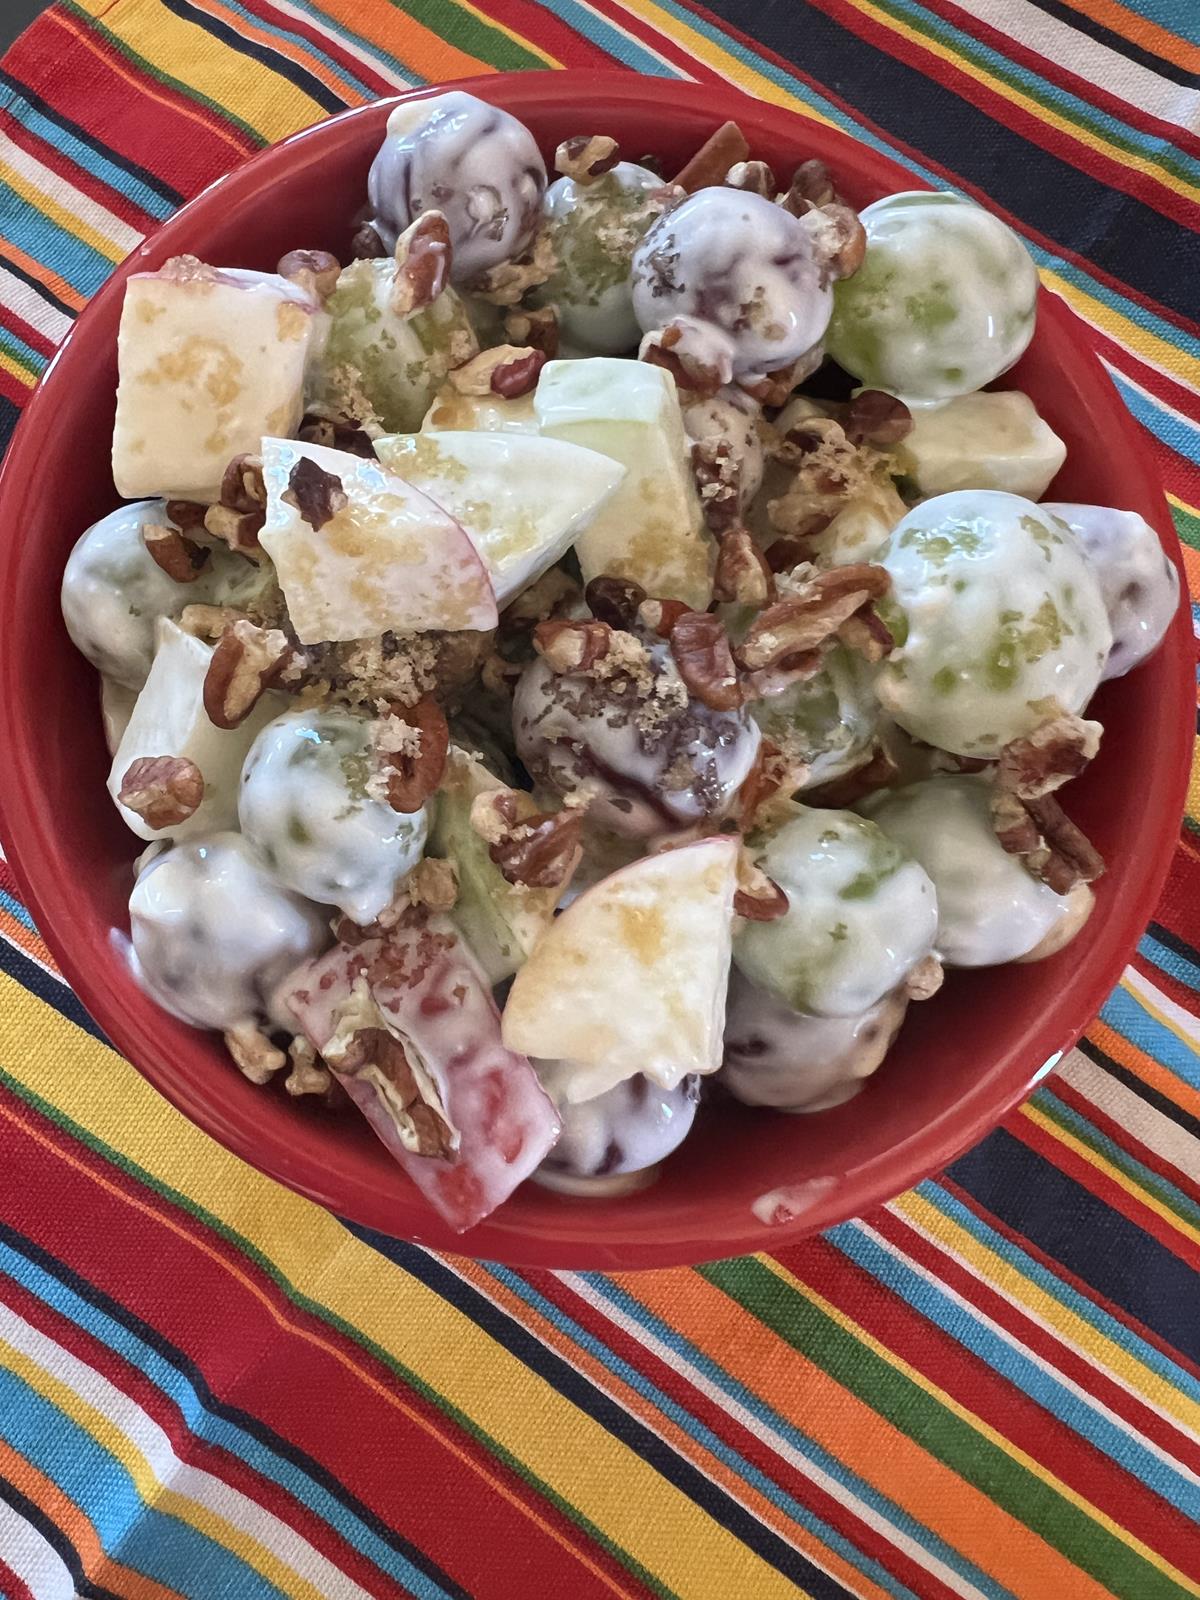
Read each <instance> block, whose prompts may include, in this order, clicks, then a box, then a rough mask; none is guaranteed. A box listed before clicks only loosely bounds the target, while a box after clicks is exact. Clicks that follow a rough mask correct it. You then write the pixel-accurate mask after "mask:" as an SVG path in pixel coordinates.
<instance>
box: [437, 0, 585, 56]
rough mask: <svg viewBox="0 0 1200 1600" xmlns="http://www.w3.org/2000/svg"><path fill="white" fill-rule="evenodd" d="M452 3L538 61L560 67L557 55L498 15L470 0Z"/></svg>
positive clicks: (451, 29)
mask: <svg viewBox="0 0 1200 1600" xmlns="http://www.w3.org/2000/svg"><path fill="white" fill-rule="evenodd" d="M454 4H455V7H456V9H457V10H459V11H465V12H466V13H467V14H468V15H469V16H472V17H474V18H475V19H476V21H478V22H481V23H482V24H483V26H484V27H485V28H490V29H491V30H492V31H493V33H502V34H503V35H504V37H505V38H506V39H511V40H512V42H513V43H514V44H519V45H520V46H521V49H522V50H528V52H529V54H530V55H531V56H536V57H537V58H538V60H539V61H544V62H545V63H546V65H547V66H548V67H561V66H562V65H563V63H562V62H561V61H560V60H559V59H558V57H557V56H552V55H550V54H549V53H548V52H547V51H545V50H543V49H542V47H541V45H539V44H538V43H537V41H536V40H534V39H531V38H529V36H528V35H527V34H524V33H518V32H517V31H516V29H515V28H509V27H507V26H506V25H505V24H504V23H503V22H501V21H500V19H499V17H493V16H489V15H488V13H487V12H486V11H480V10H479V8H478V7H477V6H473V5H471V4H470V0H454ZM447 31H448V32H451V33H452V32H453V31H454V30H453V28H449V29H448V30H447ZM485 67H486V63H485ZM529 70H530V71H531V72H532V71H533V70H534V69H533V68H532V67H531V68H530V69H529Z"/></svg>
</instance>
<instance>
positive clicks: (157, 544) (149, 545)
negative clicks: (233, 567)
mask: <svg viewBox="0 0 1200 1600" xmlns="http://www.w3.org/2000/svg"><path fill="white" fill-rule="evenodd" d="M142 543H143V544H144V545H145V546H146V553H147V555H149V557H150V559H151V560H152V561H153V562H154V564H155V566H156V567H161V568H162V570H163V571H164V572H165V573H166V575H167V577H168V578H173V579H174V580H175V582H176V583H194V582H195V580H196V579H197V578H198V577H199V576H200V574H201V572H203V570H204V568H205V567H206V566H207V565H208V562H209V551H208V550H206V549H205V548H204V546H203V545H202V544H197V543H196V541H195V540H194V539H189V538H188V537H187V535H186V534H183V533H180V531H179V529H178V528H168V527H167V526H166V524H165V523H162V522H143V523H142Z"/></svg>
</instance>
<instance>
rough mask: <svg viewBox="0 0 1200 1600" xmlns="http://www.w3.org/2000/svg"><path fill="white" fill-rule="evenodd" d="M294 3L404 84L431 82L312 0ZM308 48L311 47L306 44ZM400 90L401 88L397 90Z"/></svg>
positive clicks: (322, 27)
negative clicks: (337, 19) (336, 19)
mask: <svg viewBox="0 0 1200 1600" xmlns="http://www.w3.org/2000/svg"><path fill="white" fill-rule="evenodd" d="M292 4H293V5H294V6H295V8H296V10H297V11H300V12H303V14H304V15H305V16H306V17H307V18H308V19H309V20H310V21H311V22H312V23H313V24H314V26H316V27H317V28H318V29H319V30H323V31H324V32H326V33H332V34H334V35H336V37H337V38H339V39H343V40H349V41H350V42H352V43H353V44H354V46H355V48H356V49H359V50H361V51H362V53H363V54H364V55H365V56H367V57H368V58H369V60H370V61H371V62H372V64H374V63H376V62H379V63H381V64H382V65H383V66H385V67H387V68H389V69H390V70H391V71H392V72H393V73H395V75H396V77H398V78H402V79H403V80H404V84H405V85H407V86H408V87H409V88H412V89H420V88H422V87H423V86H424V85H425V84H427V83H428V82H429V79H428V78H423V77H421V75H420V74H419V73H416V72H414V71H413V69H412V68H411V67H409V66H406V65H405V63H404V62H403V61H401V60H400V58H399V57H398V56H394V55H392V53H391V52H390V51H389V50H385V49H384V48H383V46H382V45H381V44H379V43H378V42H377V41H376V40H374V39H364V38H363V36H362V34H361V33H355V32H354V30H353V29H352V28H347V27H346V26H345V25H344V24H343V23H341V22H335V21H334V19H333V18H332V17H331V16H330V15H329V14H328V13H327V12H325V11H322V10H321V8H320V6H315V5H312V4H310V0H292ZM256 21H258V22H260V23H261V21H262V18H261V17H259V18H256ZM398 37H403V34H402V31H401V33H399V34H398ZM306 48H310V47H309V46H306ZM338 70H339V71H342V70H344V69H342V68H338ZM366 92H367V93H368V94H372V95H373V94H374V92H375V91H374V90H373V89H369V90H367V91H366ZM398 92H399V90H397V93H398Z"/></svg>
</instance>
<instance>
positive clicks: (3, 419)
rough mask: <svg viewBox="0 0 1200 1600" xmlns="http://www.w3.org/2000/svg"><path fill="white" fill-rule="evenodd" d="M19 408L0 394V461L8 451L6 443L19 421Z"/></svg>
mask: <svg viewBox="0 0 1200 1600" xmlns="http://www.w3.org/2000/svg"><path fill="white" fill-rule="evenodd" d="M20 417H21V408H20V406H19V405H17V404H16V402H15V401H13V400H10V399H9V398H8V396H7V395H6V394H0V460H2V459H3V456H4V452H5V451H6V450H7V449H8V441H9V440H10V439H11V438H12V436H13V432H14V430H15V428H16V426H17V423H18V422H19V421H20Z"/></svg>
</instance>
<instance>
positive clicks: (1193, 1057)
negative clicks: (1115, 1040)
mask: <svg viewBox="0 0 1200 1600" xmlns="http://www.w3.org/2000/svg"><path fill="white" fill-rule="evenodd" d="M1100 1019H1101V1021H1102V1022H1107V1023H1108V1025H1109V1027H1110V1028H1115V1029H1116V1030H1117V1032H1118V1033H1121V1034H1124V1036H1125V1038H1126V1039H1128V1040H1129V1041H1130V1043H1131V1044H1135V1045H1137V1047H1138V1049H1139V1050H1144V1051H1145V1052H1146V1054H1147V1055H1148V1056H1153V1057H1154V1059H1155V1061H1157V1062H1158V1064H1159V1065H1160V1066H1162V1067H1166V1068H1167V1070H1168V1071H1169V1072H1173V1073H1174V1074H1175V1076H1176V1077H1177V1078H1182V1079H1183V1081H1184V1083H1186V1084H1188V1085H1190V1086H1191V1088H1193V1089H1200V1055H1197V1053H1196V1051H1195V1050H1194V1049H1193V1048H1192V1047H1191V1046H1190V1045H1188V1044H1186V1043H1185V1042H1184V1040H1183V1039H1181V1038H1180V1037H1179V1035H1178V1034H1177V1033H1174V1032H1173V1031H1172V1030H1171V1029H1170V1028H1168V1027H1166V1026H1165V1024H1163V1023H1161V1022H1159V1020H1158V1018H1157V1017H1152V1016H1151V1015H1150V1013H1149V1011H1147V1010H1146V1008H1145V1006H1143V1005H1142V1004H1141V1002H1140V1001H1139V1000H1138V999H1137V997H1136V995H1133V994H1131V993H1130V992H1129V990H1128V989H1126V988H1123V987H1120V988H1116V989H1114V990H1113V992H1112V994H1110V995H1109V997H1108V999H1107V1000H1106V1001H1105V1002H1104V1006H1103V1008H1102V1009H1101V1012H1100Z"/></svg>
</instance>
